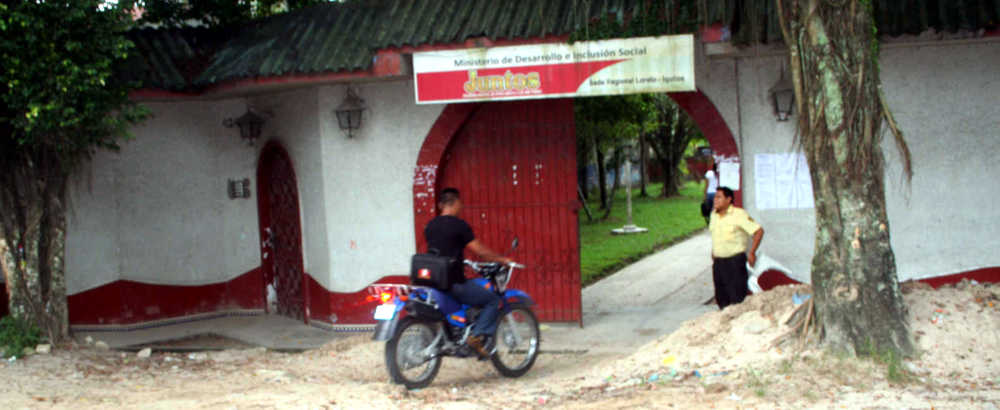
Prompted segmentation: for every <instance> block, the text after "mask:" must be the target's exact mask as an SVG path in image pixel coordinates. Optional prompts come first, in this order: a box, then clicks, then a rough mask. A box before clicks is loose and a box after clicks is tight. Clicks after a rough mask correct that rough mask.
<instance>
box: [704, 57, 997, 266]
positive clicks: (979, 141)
mask: <svg viewBox="0 0 1000 410" xmlns="http://www.w3.org/2000/svg"><path fill="white" fill-rule="evenodd" d="M724 60H729V61H735V62H736V64H738V77H739V79H738V83H739V100H740V117H739V118H740V121H739V122H738V126H737V127H733V128H732V130H733V133H734V135H742V138H741V139H742V145H741V151H742V161H743V168H742V177H743V179H744V180H743V189H744V197H743V198H744V207H745V208H746V209H747V211H748V212H750V214H751V215H752V216H753V217H755V218H756V219H758V221H759V222H761V224H762V225H763V226H764V228H765V231H766V235H765V237H764V242H763V244H762V245H761V252H763V253H765V254H767V255H768V256H771V257H773V258H774V259H776V260H778V261H779V262H780V263H782V264H783V265H785V266H786V267H788V268H790V269H791V270H792V273H793V277H794V278H796V279H798V280H803V281H809V269H810V265H811V260H812V255H813V246H814V232H815V214H814V210H813V209H794V210H790V209H783V210H773V209H768V210H759V209H757V208H756V205H755V204H756V199H757V198H756V194H757V193H756V192H755V187H754V179H753V178H754V174H753V173H754V165H755V164H754V156H755V155H756V154H760V153H784V152H794V151H795V150H796V147H795V145H794V143H795V141H794V138H793V137H794V132H795V130H794V118H793V121H789V122H778V121H776V120H775V119H774V116H773V114H772V107H771V104H770V102H769V101H768V100H767V97H768V96H767V91H768V89H769V88H770V87H771V86H772V85H773V84H774V83H775V82H776V81H777V80H778V77H779V67H780V62H781V57H780V56H761V57H752V56H751V57H746V56H744V57H739V58H731V59H724ZM712 61H713V62H712V63H713V64H715V62H714V60H712ZM997 67H1000V42H996V41H992V42H991V41H981V42H973V43H968V44H964V43H940V44H937V45H923V46H913V45H896V44H890V45H887V46H884V47H883V49H882V57H881V69H882V83H883V90H884V91H885V95H886V98H887V99H888V102H889V106H890V107H891V108H892V110H893V113H894V115H895V117H896V120H897V121H898V123H899V124H900V127H901V128H902V130H903V132H904V133H905V136H906V140H907V142H908V144H909V147H910V150H911V153H912V156H913V164H914V169H915V174H914V178H913V181H912V184H906V183H905V182H903V181H902V178H901V176H900V175H901V165H900V161H899V157H898V155H897V151H896V148H895V146H894V144H893V143H892V140H891V137H887V139H886V141H885V143H884V144H883V151H884V152H885V154H886V159H887V164H888V166H887V170H886V173H887V177H886V185H887V186H886V200H887V208H888V214H889V225H890V234H891V236H892V245H893V250H894V251H895V254H896V261H897V266H898V272H899V279H900V280H908V279H919V278H924V277H928V276H940V275H945V274H950V273H958V272H963V271H968V270H971V269H976V268H982V267H995V266H1000V253H998V252H996V251H995V248H996V239H995V235H994V234H993V233H992V231H993V226H994V225H995V224H997V223H1000V209H998V208H997V207H995V206H993V205H992V204H991V202H992V198H993V197H995V196H996V195H994V192H995V191H996V189H997V188H998V187H1000V183H998V182H996V180H995V179H994V178H993V177H992V175H994V174H996V173H998V172H1000V164H998V162H997V161H996V158H995V157H996V156H997V154H998V153H1000V106H998V103H997V101H998V100H997V95H1000V81H997V80H996V79H997V78H1000V77H998V76H1000V69H998V68H997ZM699 84H702V85H704V84H705V83H704V82H700V83H699ZM725 86H727V84H725V83H724V82H723V83H717V84H715V85H714V87H715V88H719V87H725ZM707 88H709V90H712V89H713V86H708V87H707ZM706 94H711V91H709V92H706ZM720 111H723V110H720ZM723 114H724V115H726V112H725V111H724V112H723ZM727 122H728V123H730V124H732V121H728V119H727ZM731 126H732V125H731ZM737 138H740V137H737Z"/></svg>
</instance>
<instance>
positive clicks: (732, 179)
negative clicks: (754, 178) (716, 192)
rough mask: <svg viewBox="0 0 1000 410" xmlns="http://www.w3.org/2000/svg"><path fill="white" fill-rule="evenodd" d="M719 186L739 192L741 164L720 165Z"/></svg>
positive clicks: (727, 163) (721, 163) (726, 163)
mask: <svg viewBox="0 0 1000 410" xmlns="http://www.w3.org/2000/svg"><path fill="white" fill-rule="evenodd" d="M719 186H720V187H722V186H724V187H726V188H729V189H732V190H733V191H738V190H739V189H740V164H739V163H736V162H720V163H719Z"/></svg>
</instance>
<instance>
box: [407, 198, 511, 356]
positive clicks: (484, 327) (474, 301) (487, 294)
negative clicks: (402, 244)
mask: <svg viewBox="0 0 1000 410" xmlns="http://www.w3.org/2000/svg"><path fill="white" fill-rule="evenodd" d="M438 209H439V210H440V211H441V214H440V215H438V216H437V217H435V218H434V219H431V221H430V222H428V223H427V227H425V228H424V239H426V240H427V249H428V250H430V249H437V250H438V254H439V255H441V256H447V257H452V258H456V259H457V260H459V261H461V260H463V259H465V249H468V250H470V251H472V253H474V254H476V255H477V256H479V258H481V259H483V260H485V261H489V262H500V263H503V264H509V263H512V262H514V261H513V260H512V259H510V258H508V257H505V256H501V255H499V254H497V253H496V252H493V251H492V250H490V249H489V248H487V247H486V246H485V245H483V244H482V242H480V241H479V240H478V239H476V235H475V234H473V233H472V227H471V226H469V224H468V223H466V222H465V221H464V220H462V219H461V218H459V217H458V216H459V214H461V213H462V200H461V198H459V195H458V190H457V189H455V188H445V189H444V190H442V191H441V194H440V195H439V196H438ZM462 267H463V265H462V264H457V265H456V268H455V269H453V270H452V271H450V272H448V276H449V278H448V282H449V283H451V288H449V289H444V290H446V291H447V292H448V294H449V295H451V296H452V297H454V298H455V299H456V300H458V301H459V302H461V303H463V304H466V305H470V306H479V307H481V308H482V310H481V311H480V312H479V317H478V318H477V319H476V324H475V326H474V327H473V328H472V336H469V340H468V344H469V347H472V348H473V349H475V350H476V353H479V356H480V357H481V358H484V357H489V355H490V352H489V350H490V349H489V346H490V344H491V341H490V338H491V337H492V335H493V333H494V332H496V329H497V316H499V308H500V296H497V294H496V293H494V292H493V291H491V290H488V289H486V288H484V287H482V286H476V285H474V284H473V283H472V282H466V281H465V274H464V273H463V269H462Z"/></svg>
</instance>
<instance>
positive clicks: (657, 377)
mask: <svg viewBox="0 0 1000 410" xmlns="http://www.w3.org/2000/svg"><path fill="white" fill-rule="evenodd" d="M657 380H660V374H659V373H653V374H652V375H650V376H649V382H650V383H652V382H655V381H657Z"/></svg>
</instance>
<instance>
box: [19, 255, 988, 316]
mask: <svg viewBox="0 0 1000 410" xmlns="http://www.w3.org/2000/svg"><path fill="white" fill-rule="evenodd" d="M306 277H307V278H308V283H309V300H310V305H309V320H310V321H317V322H322V323H325V324H332V325H345V324H346V325H356V324H372V323H375V321H374V320H372V312H373V311H374V310H375V306H376V304H377V303H378V302H377V301H376V300H373V299H372V298H370V297H369V294H368V290H367V288H366V289H362V290H360V291H358V292H353V293H341V292H330V291H328V290H326V289H325V288H324V287H323V286H321V285H320V284H319V282H316V281H315V280H314V279H313V278H312V276H310V275H306ZM962 279H969V280H976V281H979V282H983V283H997V282H1000V267H993V268H985V269H977V270H973V271H969V272H962V273H957V274H953V275H946V276H938V277H934V278H928V279H921V280H920V282H924V283H927V284H929V285H931V286H933V287H934V288H938V287H940V286H943V285H947V284H953V283H958V282H960V281H961V280H962ZM375 283H376V284H377V283H385V284H389V283H393V284H406V283H409V278H408V277H406V276H386V277H383V278H382V279H379V280H378V281H376V282H375ZM797 283H800V282H798V281H796V280H794V279H792V278H790V277H788V276H786V275H785V274H784V273H781V272H780V271H776V270H769V271H766V272H764V273H763V274H761V276H760V277H759V278H758V284H759V285H760V287H761V288H762V289H764V290H769V289H772V288H774V287H776V286H781V285H788V284H797ZM0 294H2V295H0V299H2V300H0V301H2V302H4V303H3V305H2V307H0V313H4V314H5V313H6V310H7V303H6V292H0ZM68 299H69V300H68V302H69V321H70V324H71V325H132V324H137V323H142V322H150V321H155V320H162V319H170V318H174V317H182V316H189V315H195V314H199V313H211V312H217V311H223V310H231V309H264V307H265V306H264V305H265V301H264V291H263V283H262V279H261V275H260V270H259V268H257V269H253V270H251V271H250V272H247V273H244V274H243V275H240V276H239V277H237V278H235V279H233V280H230V281H228V282H223V283H217V284H211V285H203V286H171V285H153V284H148V283H140V282H133V281H127V280H121V281H116V282H112V283H109V284H107V285H104V286H100V287H97V288H94V289H91V290H88V291H85V292H81V293H77V294H75V295H70V296H69V298H68ZM0 316H2V315H0Z"/></svg>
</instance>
